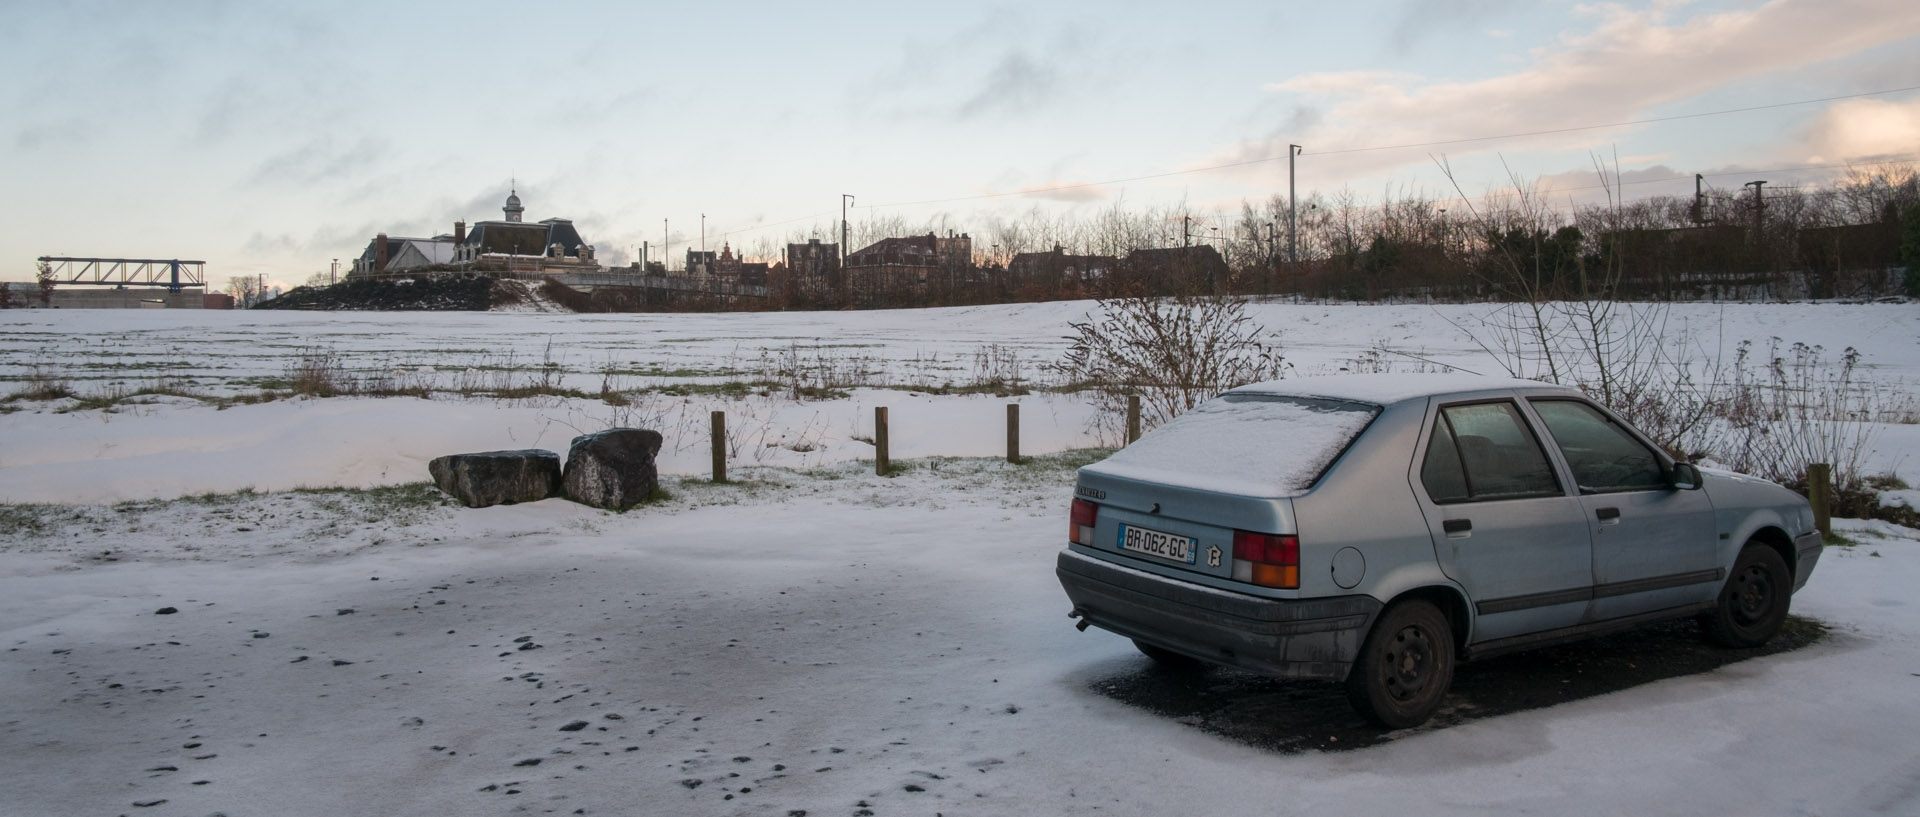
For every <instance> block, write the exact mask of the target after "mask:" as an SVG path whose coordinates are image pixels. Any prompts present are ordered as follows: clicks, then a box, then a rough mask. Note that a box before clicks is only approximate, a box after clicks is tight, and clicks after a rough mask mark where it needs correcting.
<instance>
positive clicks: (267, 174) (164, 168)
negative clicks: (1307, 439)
mask: <svg viewBox="0 0 1920 817" xmlns="http://www.w3.org/2000/svg"><path fill="white" fill-rule="evenodd" d="M7 17H8V22H7V25H5V26H4V27H0V70H3V71H4V76H6V77H7V78H8V81H7V82H6V83H5V85H4V87H0V100H3V102H0V110H5V111H7V116H6V117H4V118H3V119H0V178H3V179H4V180H5V184H4V185H0V208H4V213H0V225H4V226H0V278H4V279H10V280H28V279H31V278H32V267H33V259H34V258H36V257H38V256H41V255H61V256H87V257H140V258H189V259H198V260H204V261H206V262H207V269H206V275H207V279H208V281H209V283H210V284H213V285H214V287H215V288H218V286H219V285H220V284H222V283H224V282H225V281H226V279H227V278H228V277H229V276H234V275H251V274H260V273H264V274H266V275H267V276H268V278H269V280H270V281H274V282H279V283H282V284H283V285H292V284H298V283H300V282H301V281H303V280H305V278H306V277H307V276H308V275H310V274H312V273H314V272H320V271H324V270H326V269H327V268H328V266H329V263H330V262H331V260H332V259H335V258H341V259H346V258H349V257H352V256H354V255H357V254H358V253H359V251H360V250H361V248H363V247H364V246H365V245H366V243H367V241H368V240H369V239H371V238H372V236H373V235H374V234H375V233H378V232H386V233H388V234H391V235H410V236H428V235H433V234H435V233H443V232H451V230H452V225H453V222H454V221H455V220H462V219H463V220H465V221H467V222H468V223H472V222H474V221H477V220H482V219H497V218H500V217H501V216H500V206H501V203H502V201H503V200H504V199H505V197H506V195H507V191H508V187H509V184H510V183H517V185H518V189H519V194H520V197H521V199H522V200H523V201H524V202H525V205H526V208H527V213H526V217H527V219H528V220H530V221H532V220H538V219H542V218H549V217H563V218H571V219H573V220H574V222H575V224H576V226H577V227H578V228H579V230H580V232H581V234H582V235H583V236H584V237H585V238H586V239H587V241H588V242H590V243H592V244H594V245H596V247H597V249H598V251H599V257H600V259H601V260H602V261H603V262H609V261H611V262H614V263H625V262H626V261H629V260H631V259H632V258H633V257H634V256H635V254H636V248H637V247H638V246H639V244H640V243H641V242H642V241H650V242H653V243H654V244H655V245H656V247H657V245H658V244H659V243H660V241H661V237H662V220H663V219H666V220H668V221H669V224H670V225H671V231H672V234H673V235H672V242H673V245H674V254H675V255H676V256H678V255H679V254H680V252H681V250H683V249H684V248H685V247H686V245H687V243H688V242H693V243H698V242H699V240H700V239H699V230H700V218H701V214H703V213H704V214H705V215H706V225H707V228H706V241H707V244H708V246H709V248H710V249H713V250H716V251H717V250H719V249H720V246H721V244H722V242H723V241H724V242H731V243H732V244H733V245H734V246H736V247H738V246H749V247H750V246H753V245H754V244H755V243H756V242H757V241H767V240H775V239H785V238H787V237H790V236H792V235H795V234H804V233H807V232H814V233H816V234H818V235H820V236H821V237H823V238H828V239H831V237H832V231H833V229H834V228H833V226H832V225H833V224H834V223H835V222H836V221H837V219H838V218H839V208H840V194H841V193H851V194H853V195H854V196H855V197H856V198H855V206H854V208H853V213H852V217H853V218H854V219H855V220H856V221H857V220H860V219H863V218H874V217H901V218H905V219H906V220H907V221H908V222H910V223H914V224H919V223H922V222H927V221H930V220H934V219H939V218H942V217H944V220H945V223H946V224H949V225H952V226H953V227H954V228H955V229H959V230H968V229H973V230H976V231H978V230H982V229H984V227H985V224H986V221H987V220H988V218H990V217H991V216H993V215H995V214H999V215H1003V216H1005V215H1010V214H1019V213H1023V212H1026V211H1029V210H1031V209H1032V208H1034V207H1036V206H1037V207H1040V208H1042V209H1043V210H1045V211H1047V212H1053V213H1065V214H1068V215H1090V214H1092V213H1094V212H1097V211H1099V210H1102V209H1106V208H1110V207H1112V206H1114V205H1115V203H1116V202H1118V203H1121V204H1122V205H1123V206H1126V207H1131V208H1148V207H1152V208H1165V207H1168V206H1173V205H1177V204H1179V203H1181V202H1185V203H1186V206H1187V207H1189V208H1191V209H1192V210H1193V211H1194V212H1195V213H1196V215H1200V214H1206V215H1212V214H1216V213H1228V212H1231V211H1233V210H1237V209H1238V206H1239V202H1241V201H1242V200H1250V201H1256V202H1257V201H1261V200H1264V199H1266V198H1267V197H1268V196H1270V195H1272V194H1274V193H1276V192H1277V193H1280V194H1283V195H1284V194H1285V192H1286V189H1287V162H1286V160H1285V155H1286V145H1287V144H1288V143H1290V142H1291V143H1298V144H1301V145H1303V146H1304V148H1305V151H1304V153H1303V154H1302V155H1301V156H1300V158H1299V159H1298V160H1297V162H1298V169H1297V176H1298V180H1297V182H1298V187H1299V190H1300V193H1301V195H1302V196H1305V195H1306V194H1307V193H1308V192H1309V191H1320V192H1323V193H1333V192H1337V191H1339V190H1340V189H1342V188H1350V189H1352V190H1353V191H1354V192H1356V193H1358V194H1359V195H1361V196H1363V197H1368V198H1371V199H1375V200H1377V199H1378V198H1380V197H1381V195H1382V194H1383V193H1385V192H1387V191H1424V192H1425V193H1427V194H1429V195H1432V196H1435V197H1439V196H1443V195H1452V193H1453V190H1452V187H1451V186H1450V185H1449V184H1448V182H1447V180H1446V179H1445V178H1444V177H1443V176H1442V175H1441V174H1440V173H1439V171H1438V170H1437V168H1436V165H1435V161H1434V157H1437V156H1444V157H1445V158H1446V160H1447V161H1448V162H1449V163H1451V165H1452V166H1453V168H1454V171H1455V174H1456V176H1457V177H1458V178H1459V179H1460V181H1461V183H1462V186H1463V187H1465V189H1466V191H1467V192H1468V193H1470V194H1473V195H1478V194H1480V193H1483V192H1485V191H1487V190H1489V189H1492V188H1495V187H1497V186H1500V185H1503V184H1505V183H1506V180H1507V178H1508V172H1509V171H1508V169H1509V168H1510V169H1511V171H1512V172H1513V173H1516V174H1518V175H1520V176H1521V177H1523V178H1526V179H1536V178H1537V179H1539V180H1541V182H1542V183H1543V184H1544V185H1546V186H1548V187H1549V188H1553V189H1557V190H1561V191H1563V193H1562V194H1561V195H1562V197H1563V198H1564V197H1568V196H1575V195H1583V194H1580V193H1578V192H1577V191H1578V190H1579V189H1580V188H1583V187H1590V186H1592V185H1594V184H1595V183H1596V181H1597V177H1596V175H1595V173H1594V170H1593V157H1594V156H1595V155H1596V154H1598V155H1603V156H1605V157H1607V159H1608V160H1609V161H1611V160H1612V158H1613V157H1615V156H1617V157H1618V159H1619V166H1620V169H1621V171H1622V174H1623V177H1624V179H1625V180H1626V181H1628V182H1644V183H1638V184H1632V185H1630V186H1629V187H1628V188H1627V191H1628V193H1629V195H1631V196H1634V197H1638V196H1642V195H1651V194H1681V193H1689V194H1690V193H1691V192H1692V189H1693V186H1692V185H1693V174H1694V173H1707V174H1718V175H1711V178H1710V179H1709V181H1710V182H1711V183H1712V184H1714V185H1715V186H1717V187H1721V188H1731V189H1736V190H1737V189H1738V188H1739V186H1740V185H1741V184H1743V183H1744V182H1746V181H1749V180H1751V179H1755V178H1764V179H1768V180H1769V181H1770V182H1772V183H1773V184H1774V185H1781V184H1790V183H1795V182H1798V183H1802V184H1817V183H1819V182H1820V181H1821V180H1823V179H1826V178H1830V177H1831V176H1832V175H1833V174H1834V173H1835V172H1836V171H1835V170H1832V169H1824V170H1802V171H1798V172H1795V171H1793V170H1792V169H1794V168H1809V167H1812V168H1830V167H1832V166H1837V165H1844V164H1846V163H1849V162H1855V163H1863V162H1874V161H1885V160H1908V161H1912V160H1920V90H1898V91H1895V92H1893V93H1874V92H1882V91H1890V90H1894V89H1912V88H1916V87H1920V58H1916V56H1915V55H1916V54H1920V3H1916V2H1914V0H1776V1H1775V2H1764V3H1761V2H1737V1H1736V2H1654V3H1619V4H1614V3H1601V4H1588V3H1571V2H1518V1H1517V0H1429V1H1427V2H1420V1H1419V0H1402V1H1399V2H1341V3H1284V2H1273V1H1272V0H1268V2H1232V1H1230V0H1223V1H1222V2H1215V3H1209V4H1205V5H1188V4H1175V3H1129V2H1113V1H1112V0H1108V1H1107V2H1031V3H1024V4H1019V5H1011V4H1010V5H990V4H978V3H968V2H947V3H939V4H922V3H901V2H872V3H852V2H831V1H830V0H823V1H822V2H806V3H790V2H766V3H731V2H705V3H680V4H671V5H667V4H652V3H633V2H617V3H613V2H610V3H589V2H547V3H531V2H520V3H493V2H477V1H476V2H461V3H409V2H376V3H358V2H327V3H290V2H266V1H264V0H245V1H243V2H190V1H189V0H174V1H172V2H134V1H133V0H126V1H125V2H51V1H47V2H33V3H15V4H10V5H9V9H8V13H7ZM1860 94H1871V95H1868V96H1857V97H1855V98H1851V99H1834V100H1831V101H1825V102H1815V103H1807V104H1783V103H1798V102H1803V101H1805V100H1816V99H1826V98H1833V97H1843V96H1851V95H1860ZM1760 106H1777V107H1769V108H1766V109H1764V110H1758V111H1748V112H1741V113H1728V114H1724V115H1711V116H1692V115H1695V114H1705V113H1712V112H1718V111H1729V110H1734V109H1743V108H1755V107H1760ZM1671 117H1689V118H1682V119H1670V121H1665V122H1652V123H1644V122H1643V121H1644V120H1652V119H1663V118H1671ZM1630 122H1643V123H1642V124H1624V125H1617V126H1614V127H1606V128H1593V129H1584V130H1574V131H1568V132H1562V133H1556V134H1547V135H1537V136H1530V137H1518V136H1513V137H1510V138H1498V139H1485V140H1481V141H1471V142H1455V143H1453V144H1442V145H1433V144H1424V145H1421V146H1417V147H1406V148H1398V149H1386V150H1356V149H1358V148H1378V147H1383V146H1394V145H1410V144H1418V143H1433V142H1442V141H1447V140H1466V139H1477V138H1479V137H1497V136H1508V135H1511V134H1525V133H1536V132H1540V131H1549V130H1558V129H1567V128H1581V127H1585V126H1592V125H1610V124H1613V123H1630ZM1341 151H1345V152H1341ZM1256 160H1268V161H1256ZM1249 162H1251V163H1249ZM1219 165H1235V166H1233V167H1228V168H1224V169H1214V170H1196V169H1201V168H1212V167H1216V166H1219ZM1183 171H1194V172H1183ZM1148 177H1151V178H1148ZM1663 179H1665V181H1661V180H1663ZM1118 180H1129V181H1118ZM1091 182H1113V183H1110V184H1100V185H1095V186H1080V187H1072V188H1069V189H1064V190H1051V191H1048V190H1045V188H1057V187H1063V186H1068V185H1086V184H1087V183H1091ZM1036 190H1037V191H1040V192H1024V193H1023V192H1022V191H1036ZM656 252H657V250H656ZM655 257H656V258H657V257H658V256H657V255H656V256H655ZM343 264H344V262H343Z"/></svg>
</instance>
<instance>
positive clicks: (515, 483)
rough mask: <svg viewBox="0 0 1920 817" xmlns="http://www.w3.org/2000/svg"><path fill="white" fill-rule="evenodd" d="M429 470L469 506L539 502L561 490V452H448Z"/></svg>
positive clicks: (437, 482) (437, 481)
mask: <svg viewBox="0 0 1920 817" xmlns="http://www.w3.org/2000/svg"><path fill="white" fill-rule="evenodd" d="M427 471H428V472H429V473H431V474H433V484H434V485H436V486H438V487H439V488H440V490H442V491H446V492H447V493H449V494H452V495H453V497H454V498H455V499H458V500H460V501H461V502H463V503H466V506H467V507H469V508H485V507H487V506H488V505H512V504H513V503H515V502H537V501H539V500H542V499H546V498H547V497H550V496H553V495H554V494H556V493H558V492H559V490H560V455H559V454H555V453H553V452H552V451H542V450H540V449H537V448H530V449H523V450H520V451H482V452H479V453H475V454H448V455H447V456H444V457H435V458H433V461H432V462H429V463H427Z"/></svg>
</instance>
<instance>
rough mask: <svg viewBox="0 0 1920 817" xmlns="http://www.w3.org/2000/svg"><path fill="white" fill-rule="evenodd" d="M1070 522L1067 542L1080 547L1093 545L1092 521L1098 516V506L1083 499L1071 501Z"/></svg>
mask: <svg viewBox="0 0 1920 817" xmlns="http://www.w3.org/2000/svg"><path fill="white" fill-rule="evenodd" d="M1070 514H1071V516H1072V522H1071V523H1070V524H1069V525H1068V527H1067V541H1070V542H1075V543H1078V544H1082V545H1091V544H1093V520H1094V518H1095V517H1097V516H1099V515H1100V506H1098V505H1095V504H1093V503H1091V502H1088V501H1086V500H1084V499H1076V500H1074V501H1073V510H1072V511H1071V512H1070Z"/></svg>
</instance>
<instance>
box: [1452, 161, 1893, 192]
mask: <svg viewBox="0 0 1920 817" xmlns="http://www.w3.org/2000/svg"><path fill="white" fill-rule="evenodd" d="M1915 160H1920V153H1907V154H1897V155H1894V156H1888V157H1886V158H1884V159H1881V160H1880V161H1877V162H1844V163H1841V164H1834V165H1803V166H1800V167H1775V168H1762V169H1756V170H1728V171H1723V172H1720V173H1702V174H1700V175H1702V176H1705V177H1707V178H1709V179H1718V178H1721V177H1726V176H1733V177H1739V176H1754V175H1758V174H1761V173H1804V172H1808V171H1814V170H1839V169H1841V168H1849V167H1880V166H1882V165H1892V164H1899V163H1901V162H1911V161H1915ZM1692 175H1693V174H1682V175H1674V176H1667V177H1665V178H1659V179H1634V180H1633V181H1621V182H1615V183H1613V184H1611V185H1608V184H1583V185H1579V186H1577V187H1556V188H1553V189H1552V190H1550V191H1547V192H1551V193H1566V192H1571V191H1574V190H1600V189H1604V188H1607V187H1625V186H1627V185H1630V184H1661V183H1663V182H1684V181H1687V180H1688V179H1690V178H1691V177H1692ZM1496 195H1511V194H1496ZM1443 201H1466V197H1465V196H1450V197H1448V198H1446V199H1443Z"/></svg>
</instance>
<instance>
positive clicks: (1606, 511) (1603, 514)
mask: <svg viewBox="0 0 1920 817" xmlns="http://www.w3.org/2000/svg"><path fill="white" fill-rule="evenodd" d="M1593 515H1594V516H1595V517H1598V518H1599V519H1600V521H1602V522H1617V521H1619V520H1620V509H1619V508H1595V509H1594V511H1593Z"/></svg>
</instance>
